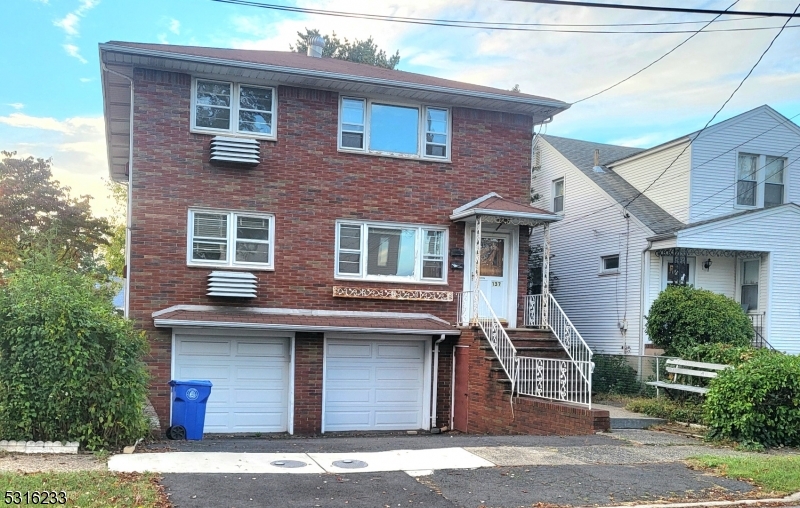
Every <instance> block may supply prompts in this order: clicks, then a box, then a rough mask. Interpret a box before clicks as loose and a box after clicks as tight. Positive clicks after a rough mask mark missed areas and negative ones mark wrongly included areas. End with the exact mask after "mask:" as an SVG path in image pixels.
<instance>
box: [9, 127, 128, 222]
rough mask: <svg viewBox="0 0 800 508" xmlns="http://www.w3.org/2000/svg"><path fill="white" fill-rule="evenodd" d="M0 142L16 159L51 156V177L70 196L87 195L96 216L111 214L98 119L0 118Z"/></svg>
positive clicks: (111, 204)
mask: <svg viewBox="0 0 800 508" xmlns="http://www.w3.org/2000/svg"><path fill="white" fill-rule="evenodd" d="M0 139H3V140H4V146H3V147H2V148H3V149H4V150H11V151H16V152H17V153H18V156H23V157H26V156H28V155H31V156H33V157H41V158H44V159H47V158H51V157H52V159H53V166H52V167H53V176H54V177H55V178H56V179H57V180H59V181H60V182H61V183H62V184H64V185H67V186H69V187H71V189H72V191H71V194H72V195H73V196H79V195H83V194H88V195H91V196H93V197H94V198H95V199H93V200H92V209H93V210H94V212H95V213H96V214H98V215H108V214H109V213H110V212H111V209H112V207H113V200H111V199H110V198H109V197H108V196H107V195H106V194H107V193H106V190H105V187H104V184H103V178H104V177H105V178H108V164H107V158H106V144H105V124H104V122H103V117H102V116H92V117H72V118H66V119H63V120H60V119H56V118H51V117H36V116H30V115H24V114H22V113H12V114H10V115H7V116H0Z"/></svg>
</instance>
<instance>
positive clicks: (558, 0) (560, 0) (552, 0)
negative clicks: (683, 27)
mask: <svg viewBox="0 0 800 508" xmlns="http://www.w3.org/2000/svg"><path fill="white" fill-rule="evenodd" d="M506 1H508V2H524V3H532V4H550V5H560V6H569V7H597V8H602V9H627V10H634V11H651V12H652V11H654V12H683V13H691V14H729V15H731V16H770V17H779V18H797V17H800V15H799V14H797V9H795V12H792V13H788V12H769V11H733V12H726V11H720V10H716V9H691V8H686V7H662V6H655V5H630V4H599V3H596V2H574V1H569V0H506Z"/></svg>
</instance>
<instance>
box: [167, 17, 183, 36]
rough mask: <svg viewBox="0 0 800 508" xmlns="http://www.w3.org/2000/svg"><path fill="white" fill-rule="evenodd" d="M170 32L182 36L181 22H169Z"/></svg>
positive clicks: (172, 20) (174, 20)
mask: <svg viewBox="0 0 800 508" xmlns="http://www.w3.org/2000/svg"><path fill="white" fill-rule="evenodd" d="M169 31H170V32H172V33H174V34H175V35H180V34H181V22H180V21H178V20H177V19H174V18H173V19H171V20H169Z"/></svg>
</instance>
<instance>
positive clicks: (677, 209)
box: [600, 143, 694, 222]
mask: <svg viewBox="0 0 800 508" xmlns="http://www.w3.org/2000/svg"><path fill="white" fill-rule="evenodd" d="M685 147H686V143H681V144H678V145H675V146H672V147H669V148H665V149H663V150H659V151H657V152H654V153H651V154H648V155H645V156H643V157H639V158H634V159H632V160H631V161H630V162H624V163H622V164H619V165H613V166H611V169H613V170H614V171H615V172H616V173H617V174H618V175H620V176H621V177H622V178H624V179H625V180H627V181H628V183H630V184H631V185H633V186H634V187H636V189H637V190H639V191H644V190H645V189H646V188H647V186H648V185H650V184H651V183H653V181H655V179H656V178H658V176H659V175H660V174H661V173H663V172H664V171H665V170H666V173H664V174H663V176H661V177H660V178H658V181H657V182H655V184H653V186H652V187H650V188H649V189H648V190H647V194H646V195H647V197H648V198H650V199H651V200H652V201H653V202H654V203H655V204H657V205H658V206H660V207H661V208H663V209H664V210H665V211H666V212H667V213H669V214H671V215H672V216H674V217H675V218H676V219H678V220H679V221H681V222H687V221H688V219H689V182H690V170H689V168H690V164H691V162H692V150H694V147H693V146H691V147H688V148H686V151H685V152H683V154H682V155H680V157H678V155H679V154H680V153H681V151H682V150H683V149H684V148H685ZM600 155H601V157H602V153H601V154H600ZM676 157H678V159H677V160H675V158H676ZM670 164H671V166H670ZM668 167H669V169H667V168H668Z"/></svg>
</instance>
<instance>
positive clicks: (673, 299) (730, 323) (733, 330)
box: [646, 286, 753, 356]
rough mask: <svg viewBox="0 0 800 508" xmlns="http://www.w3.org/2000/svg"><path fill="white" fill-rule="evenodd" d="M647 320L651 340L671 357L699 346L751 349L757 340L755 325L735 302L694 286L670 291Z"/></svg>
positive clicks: (653, 307)
mask: <svg viewBox="0 0 800 508" xmlns="http://www.w3.org/2000/svg"><path fill="white" fill-rule="evenodd" d="M646 319H647V335H648V336H649V337H650V340H652V341H653V344H655V345H656V346H658V347H661V348H663V349H664V351H665V352H666V354H667V355H670V356H682V355H683V354H684V352H686V351H687V350H688V349H689V348H691V347H693V346H696V345H698V344H712V343H724V344H730V345H732V346H747V345H749V344H750V341H751V340H752V337H753V325H752V324H751V323H750V319H749V318H748V317H747V315H746V314H745V313H744V311H742V307H741V306H740V305H739V304H738V303H737V302H736V301H735V300H733V299H731V298H728V297H727V296H724V295H720V294H717V293H714V292H711V291H708V290H705V289H695V288H693V287H691V286H669V287H667V289H665V290H664V291H662V292H661V294H659V295H658V298H656V300H655V301H654V302H653V305H652V306H651V307H650V314H649V315H648V316H646Z"/></svg>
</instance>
